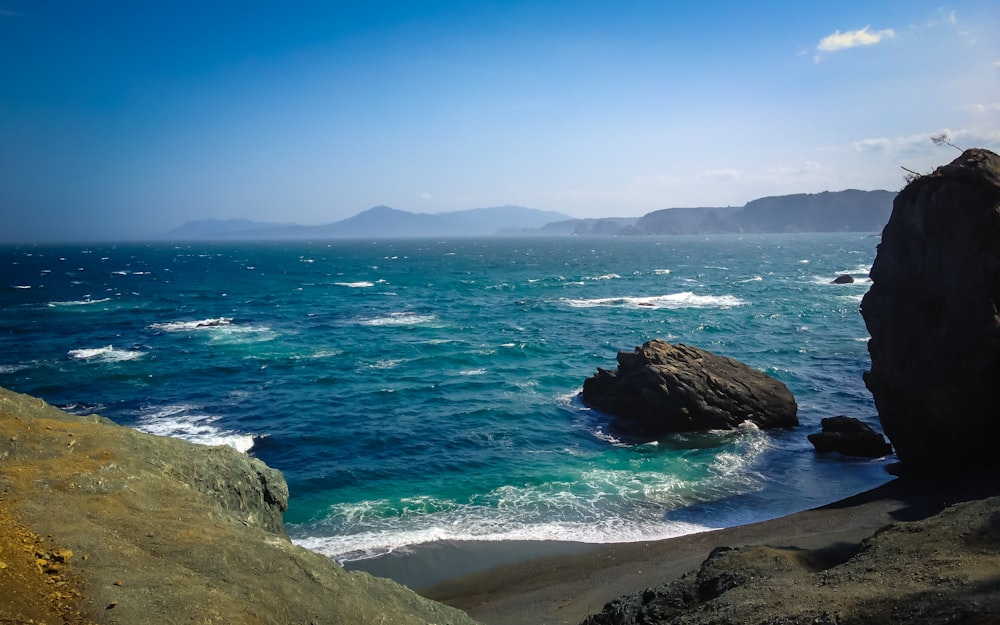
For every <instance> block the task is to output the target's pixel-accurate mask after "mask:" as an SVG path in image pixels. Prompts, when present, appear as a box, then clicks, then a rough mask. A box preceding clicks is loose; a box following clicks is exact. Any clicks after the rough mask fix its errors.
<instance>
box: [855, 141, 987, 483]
mask: <svg viewBox="0 0 1000 625" xmlns="http://www.w3.org/2000/svg"><path fill="white" fill-rule="evenodd" d="M998 209H1000V156H997V155H996V154H994V153H993V152H990V151H989V150H982V149H972V150H966V151H965V152H964V153H963V154H962V155H961V156H960V157H958V158H957V159H955V160H954V161H953V162H951V163H949V164H948V165H945V166H943V167H940V168H938V169H937V170H936V171H935V172H934V173H932V174H929V175H926V176H920V177H919V178H917V179H915V180H913V181H912V182H911V183H910V184H908V185H907V186H906V188H904V189H903V190H902V191H900V193H899V195H898V196H897V197H896V200H895V202H894V204H893V210H892V216H891V218H890V219H889V223H888V224H887V225H886V227H885V230H884V231H883V232H882V242H881V244H880V245H879V247H878V254H877V256H876V258H875V263H874V265H873V267H872V271H871V278H872V286H871V288H870V290H869V291H868V293H867V294H866V295H865V297H864V300H863V301H862V304H861V313H862V315H863V316H864V319H865V323H866V325H867V326H868V331H869V333H870V335H871V340H870V341H869V342H868V351H869V353H870V354H871V360H872V364H871V370H870V371H868V372H867V373H866V374H865V376H864V379H865V383H866V385H867V386H868V389H869V390H870V391H871V393H872V395H873V397H874V399H875V406H876V408H877V409H878V414H879V420H880V421H881V423H882V428H883V430H884V431H885V434H886V436H888V437H889V440H890V441H891V442H892V444H893V446H894V447H895V449H896V454H897V456H898V457H899V459H900V461H901V463H902V467H903V468H904V469H910V470H916V471H934V472H939V471H942V470H946V471H955V470H960V469H963V468H973V467H979V466H983V465H994V466H995V465H997V464H998V463H1000V454H997V453H996V442H997V440H1000V384H998V383H997V381H998V380H1000V312H998V311H1000V210H998Z"/></svg>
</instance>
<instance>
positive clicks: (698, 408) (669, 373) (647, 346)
mask: <svg viewBox="0 0 1000 625" xmlns="http://www.w3.org/2000/svg"><path fill="white" fill-rule="evenodd" d="M583 402H584V403H585V404H587V405H588V406H590V407H592V408H595V409H597V410H600V411H602V412H604V413H607V414H609V415H612V417H614V420H613V422H612V427H613V428H614V429H615V431H616V433H617V434H619V435H622V436H625V437H628V438H632V439H637V440H652V439H655V438H657V437H660V436H664V435H666V434H670V433H673V432H691V431H702V430H713V429H732V428H735V427H737V426H738V425H740V424H741V423H743V422H745V421H750V422H752V423H754V424H756V425H757V426H759V427H762V428H773V427H784V428H790V427H794V426H796V425H798V423H799V422H798V418H797V417H796V411H797V406H796V404H795V399H794V398H793V397H792V394H791V392H789V390H788V388H787V387H786V386H785V385H784V384H782V383H781V382H779V381H778V380H775V379H774V378H772V377H770V376H768V375H766V374H764V373H762V372H760V371H756V370H754V369H751V368H750V367H747V366H746V365H744V364H743V363H740V362H738V361H736V360H733V359H732V358H726V357H724V356H719V355H716V354H713V353H711V352H708V351H706V350H703V349H700V348H698V347H691V346H689V345H683V344H678V345H671V344H670V343H667V342H666V341H662V340H653V341H649V342H647V343H644V344H643V345H642V346H640V347H637V348H635V351H633V352H618V370H617V371H608V370H605V369H598V370H597V374H596V375H594V376H593V377H591V378H589V379H587V380H586V381H585V382H584V384H583Z"/></svg>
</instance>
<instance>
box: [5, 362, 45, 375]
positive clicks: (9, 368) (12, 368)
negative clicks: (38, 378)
mask: <svg viewBox="0 0 1000 625" xmlns="http://www.w3.org/2000/svg"><path fill="white" fill-rule="evenodd" d="M35 364H36V363H34V362H30V363H28V362H19V363H17V364H15V365H0V373H17V372H18V371H24V370H25V369H30V368H32V367H34V366H35Z"/></svg>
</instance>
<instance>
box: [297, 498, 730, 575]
mask: <svg viewBox="0 0 1000 625" xmlns="http://www.w3.org/2000/svg"><path fill="white" fill-rule="evenodd" d="M359 512H360V511H359ZM505 512H506V511H502V510H499V511H498V510H496V509H492V508H478V509H475V508H474V507H472V506H461V507H458V508H453V509H451V510H448V511H445V512H442V513H436V514H434V515H433V516H435V517H438V518H437V519H436V521H437V522H434V523H429V524H425V525H423V526H421V527H410V528H406V527H405V525H406V522H405V521H403V520H401V519H399V518H397V520H398V521H400V527H398V528H397V529H396V531H379V530H367V531H357V532H351V533H346V534H337V535H332V536H304V537H296V538H293V539H292V542H294V543H295V544H297V545H300V546H302V547H305V548H306V549H310V550H312V551H316V552H318V553H321V554H324V555H326V556H328V557H331V558H333V559H334V560H337V561H338V562H350V561H356V560H364V559H368V558H374V557H378V556H381V555H385V554H387V553H392V552H395V551H403V552H405V551H406V550H407V549H408V548H409V547H412V546H415V545H422V544H427V543H431V542H436V541H445V540H448V541H462V540H476V541H490V542H501V541H515V540H539V541H574V542H583V543H591V544H607V543H627V542H640V541H647V540H660V539H665V538H673V537H676V536H683V535H686V534H694V533H698V532H704V531H709V530H712V529H716V528H714V527H710V526H705V525H698V524H695V523H686V522H683V521H669V520H660V521H659V522H658V523H657V524H656V525H655V526H646V527H643V526H641V525H638V524H632V523H629V522H628V521H626V520H623V519H617V518H613V517H606V518H602V519H588V520H583V521H552V522H541V523H516V522H514V523H511V522H510V521H509V520H507V519H503V518H501V517H502V516H505ZM362 516H363V513H362Z"/></svg>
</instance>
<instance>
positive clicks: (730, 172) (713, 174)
mask: <svg viewBox="0 0 1000 625" xmlns="http://www.w3.org/2000/svg"><path fill="white" fill-rule="evenodd" d="M695 177H697V178H698V179H699V180H708V181H711V182H736V181H738V180H739V179H740V178H742V177H743V172H742V171H740V170H739V169H703V170H701V171H699V172H698V173H696V174H695Z"/></svg>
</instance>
